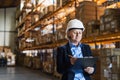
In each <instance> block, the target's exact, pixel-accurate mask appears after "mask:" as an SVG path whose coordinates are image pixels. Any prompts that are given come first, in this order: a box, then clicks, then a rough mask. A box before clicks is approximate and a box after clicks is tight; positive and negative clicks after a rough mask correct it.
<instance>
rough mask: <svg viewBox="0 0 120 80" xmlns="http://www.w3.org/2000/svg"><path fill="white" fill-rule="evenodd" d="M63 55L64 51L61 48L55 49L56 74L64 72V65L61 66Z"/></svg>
mask: <svg viewBox="0 0 120 80" xmlns="http://www.w3.org/2000/svg"><path fill="white" fill-rule="evenodd" d="M63 53H64V50H63V49H62V47H58V48H57V57H56V59H57V63H56V64H57V72H58V73H61V74H62V73H63V72H64V71H63V70H64V64H63V60H64V58H63V56H64V55H63Z"/></svg>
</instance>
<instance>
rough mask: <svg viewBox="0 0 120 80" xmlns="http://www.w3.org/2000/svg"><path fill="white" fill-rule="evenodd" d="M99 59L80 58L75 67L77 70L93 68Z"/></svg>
mask: <svg viewBox="0 0 120 80" xmlns="http://www.w3.org/2000/svg"><path fill="white" fill-rule="evenodd" d="M97 59H98V58H97V57H84V58H78V59H77V60H76V62H75V64H74V65H73V67H74V68H75V69H80V68H81V67H82V68H86V67H93V66H94V65H95V63H96V61H97Z"/></svg>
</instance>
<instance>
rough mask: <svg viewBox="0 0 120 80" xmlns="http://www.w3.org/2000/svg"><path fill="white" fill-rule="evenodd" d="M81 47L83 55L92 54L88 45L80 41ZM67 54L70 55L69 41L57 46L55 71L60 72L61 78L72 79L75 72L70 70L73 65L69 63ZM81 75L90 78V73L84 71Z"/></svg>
mask: <svg viewBox="0 0 120 80" xmlns="http://www.w3.org/2000/svg"><path fill="white" fill-rule="evenodd" d="M81 49H82V54H83V57H85V56H92V52H91V49H90V47H89V45H86V44H83V43H81ZM68 55H72V52H71V49H70V45H69V43H67V44H66V45H64V46H60V47H58V48H57V57H56V58H57V63H56V64H57V72H58V73H60V74H62V80H74V76H75V73H74V72H72V71H71V70H70V69H71V67H72V66H73V65H72V64H71V63H70V57H69V56H68ZM94 68H95V67H94ZM83 71H84V70H83ZM83 75H84V77H85V79H86V80H91V78H90V74H88V73H86V72H85V71H84V72H83Z"/></svg>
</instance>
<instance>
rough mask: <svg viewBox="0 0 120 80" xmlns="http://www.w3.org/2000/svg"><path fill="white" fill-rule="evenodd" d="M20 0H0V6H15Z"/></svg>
mask: <svg viewBox="0 0 120 80" xmlns="http://www.w3.org/2000/svg"><path fill="white" fill-rule="evenodd" d="M19 3H20V0H0V8H9V7H17V6H18V4H19Z"/></svg>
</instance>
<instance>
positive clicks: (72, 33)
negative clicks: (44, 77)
mask: <svg viewBox="0 0 120 80" xmlns="http://www.w3.org/2000/svg"><path fill="white" fill-rule="evenodd" d="M84 30H85V28H84V25H83V23H82V22H81V21H80V20H78V19H72V20H70V21H69V22H68V25H67V29H66V35H67V39H68V43H67V44H65V45H63V46H60V47H58V48H57V72H58V73H60V74H62V79H61V80H91V78H90V75H91V74H93V73H94V72H95V67H86V68H83V67H82V66H81V68H80V69H79V70H77V69H74V68H73V65H74V63H75V61H76V60H77V58H83V57H88V56H92V52H91V49H90V47H89V46H88V45H87V44H83V43H81V42H80V41H81V39H82V33H83V31H84Z"/></svg>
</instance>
